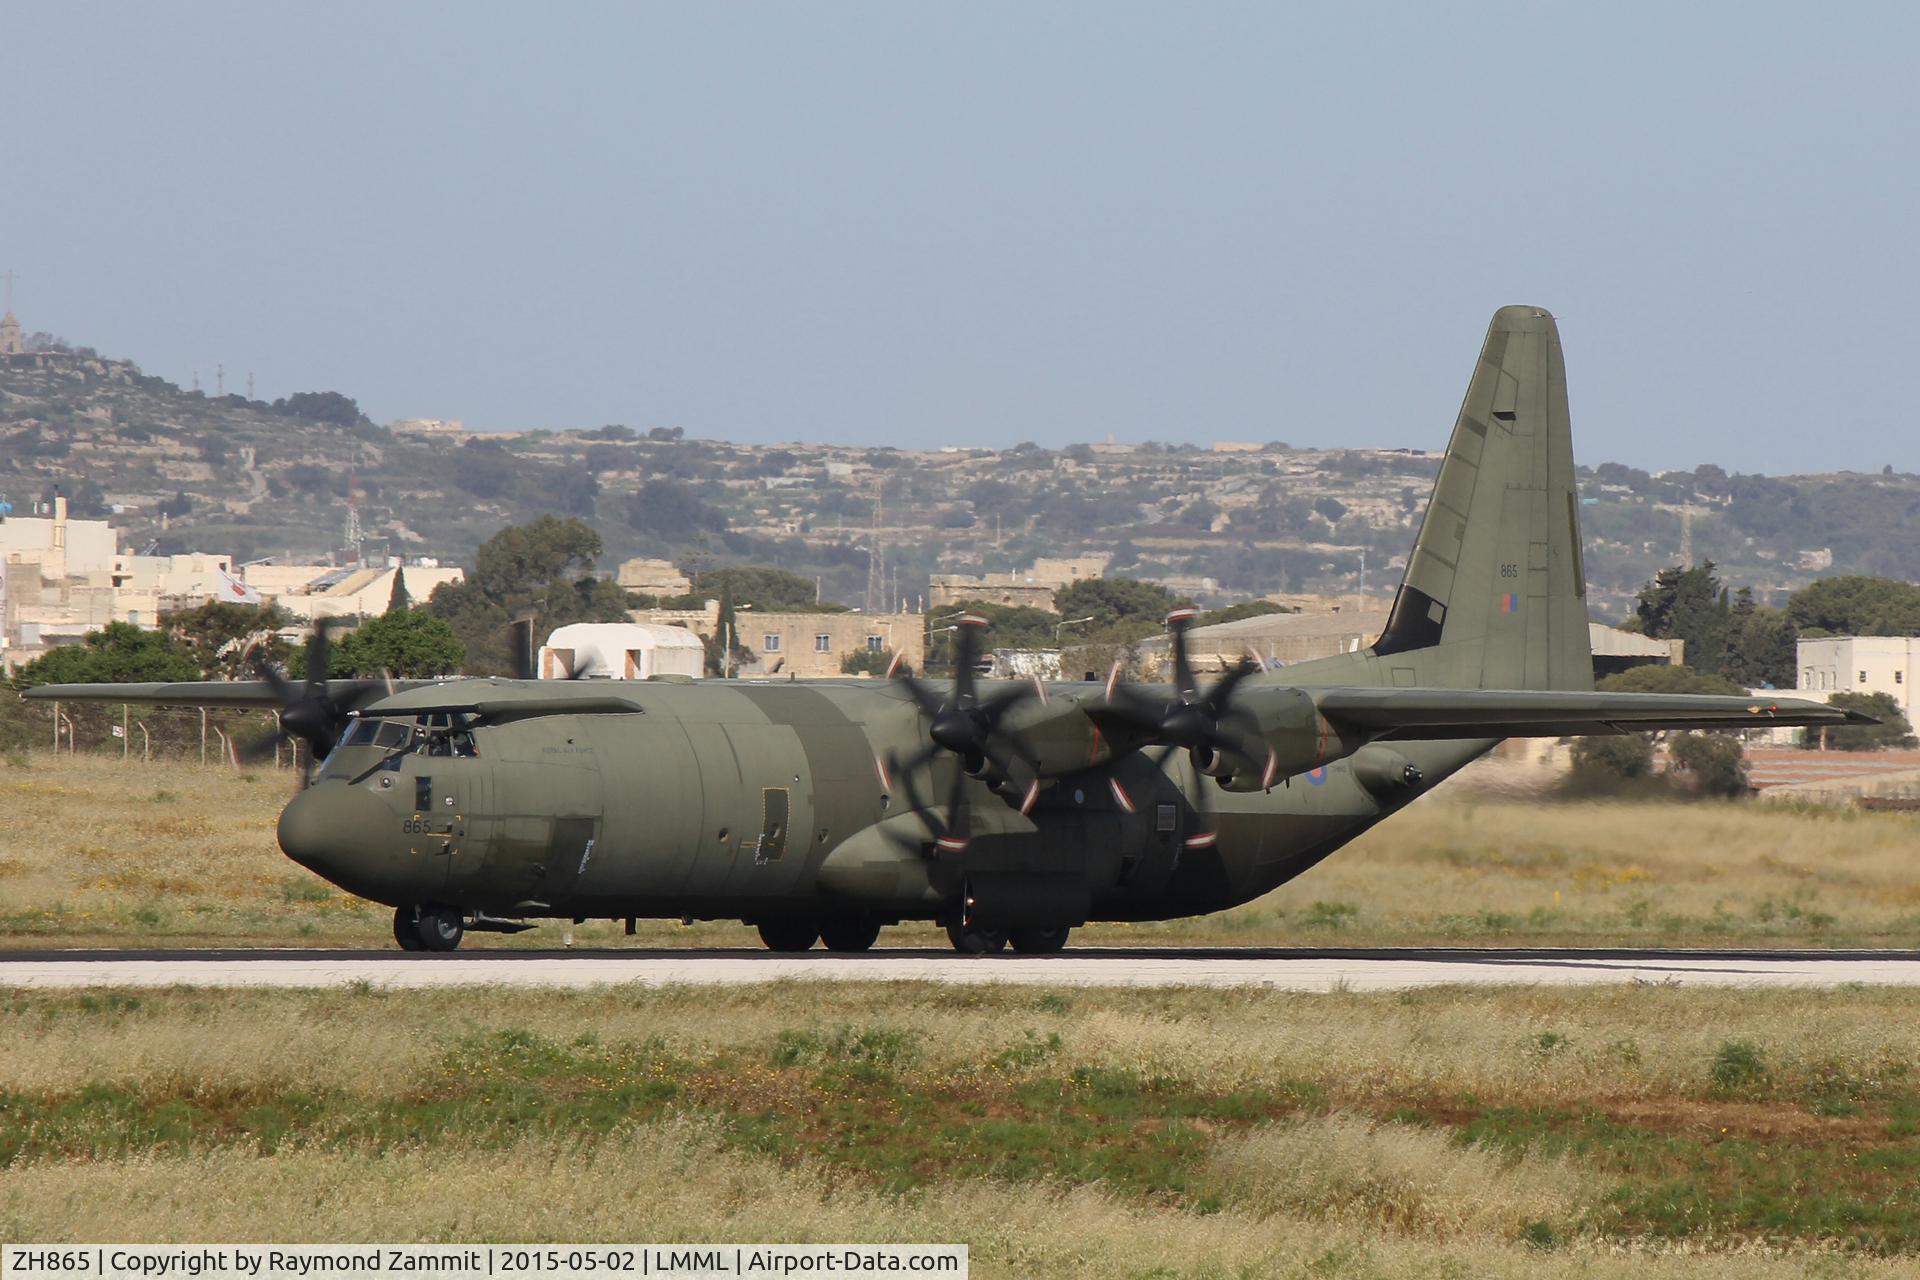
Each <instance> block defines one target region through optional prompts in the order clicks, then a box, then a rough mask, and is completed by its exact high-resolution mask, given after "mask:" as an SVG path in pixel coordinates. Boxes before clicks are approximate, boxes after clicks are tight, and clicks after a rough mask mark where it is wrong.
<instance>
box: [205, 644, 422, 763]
mask: <svg viewBox="0 0 1920 1280" xmlns="http://www.w3.org/2000/svg"><path fill="white" fill-rule="evenodd" d="M332 626H333V621H332V619H329V618H316V619H314V623H313V634H312V636H311V637H309V638H308V640H307V677H306V681H305V683H303V684H300V685H295V684H293V683H291V682H290V681H289V680H288V679H287V678H286V676H285V675H284V674H282V673H281V671H280V670H279V668H277V667H275V666H274V665H273V664H272V663H270V662H268V661H267V660H266V657H265V656H264V655H263V654H261V653H259V652H258V651H255V652H254V653H253V654H252V655H251V656H252V660H253V669H254V670H255V671H256V672H257V673H258V674H259V676H260V678H261V679H262V680H264V681H266V683H267V685H268V686H269V687H270V688H271V689H272V690H273V695H274V697H276V698H278V699H279V700H280V713H279V724H278V725H277V727H275V728H274V730H273V731H272V732H271V733H267V734H263V735H261V736H260V737H257V738H255V739H253V740H252V741H250V742H247V743H245V744H244V745H242V746H241V747H240V748H239V752H240V755H241V756H242V758H244V759H247V760H261V759H265V758H266V757H267V756H268V755H270V754H272V753H273V751H274V750H275V749H276V748H277V747H279V745H280V744H281V743H282V742H294V743H302V742H304V743H305V744H306V745H307V762H308V763H309V764H311V762H312V761H314V760H319V759H324V758H325V757H326V756H327V754H328V753H329V752H331V751H332V750H333V748H334V744H336V743H337V742H339V740H340V734H341V732H342V731H343V730H344V729H345V728H346V726H347V719H348V717H349V716H350V715H352V713H353V712H355V711H357V710H358V709H359V708H361V707H363V706H365V705H366V704H367V703H369V702H372V701H373V700H374V699H375V698H377V697H379V696H381V695H382V694H384V693H390V692H392V690H393V680H392V678H391V677H388V678H386V679H383V680H355V681H341V682H338V683H339V684H340V685H342V686H344V687H342V688H333V687H331V686H329V684H328V683H327V663H328V660H329V658H330V656H331V650H332V644H331V642H330V641H329V640H328V639H327V632H328V631H329V630H330V629H331V628H332ZM301 785H302V786H305V785H306V770H305V769H304V768H303V769H302V770H301Z"/></svg>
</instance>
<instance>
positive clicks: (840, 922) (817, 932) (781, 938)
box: [760, 916, 880, 951]
mask: <svg viewBox="0 0 1920 1280" xmlns="http://www.w3.org/2000/svg"><path fill="white" fill-rule="evenodd" d="M879 937H880V922H879V921H878V920H876V919H874V918H872V917H871V916H829V917H828V918H827V919H825V920H819V921H814V920H762V921H761V922H760V941H762V942H764V943H766V944H767V950H769V951H808V950H811V949H812V947H813V944H814V943H815V942H824V943H826V944H827V950H829V951H870V950H872V948H873V944H874V942H875V941H876V940H877V939H878V938H879Z"/></svg>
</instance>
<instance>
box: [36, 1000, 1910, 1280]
mask: <svg viewBox="0 0 1920 1280" xmlns="http://www.w3.org/2000/svg"><path fill="white" fill-rule="evenodd" d="M802 991H804V995H805V998H804V999H800V998H797V997H798V996H799V995H800V994H801V992H802ZM1916 1014H1920V996H1916V995H1914V994H1909V993H1905V992H1901V991H1897V990H1893V991H1888V990H1862V989H1846V988H1843V989H1840V990H1837V991H1790V990H1789V991H1758V992H1740V991H1728V990H1700V991H1686V990H1676V989H1672V988H1664V987H1644V988H1594V989H1561V990H1521V989H1513V990H1476V991H1472V992H1449V991H1424V992H1417V993H1409V994H1406V995H1400V994H1366V995H1359V994H1351V993H1338V992H1336V993H1332V994H1326V995H1302V994H1294V993H1280V992H1262V991H1229V992H1223V991H1208V990H1166V991H1113V990H1073V991H1046V990H1043V991H1034V990H1030V989H1011V988H982V989H977V990H976V989H963V990H955V989H952V988H933V987H929V986H924V985H916V984H902V985H897V986H894V985H878V984H811V983H810V984H807V985H806V986H805V987H804V988H798V987H796V986H794V985H792V984H775V985H772V986H769V987H765V988H724V989H701V990H688V989H679V990H675V989H605V990H600V991H588V992H568V991H556V992H534V991H514V990H485V989H481V990H463V991H451V992H438V991H407V992H396V991H382V990H378V989H367V990H343V991H331V992H321V993H301V992H280V991H235V990H193V989H179V990H173V991H160V992H150V991H143V992H112V991H109V992H75V993H30V992H15V993H12V994H11V995H10V996H9V997H7V1000H6V1002H5V1003H4V1004H0V1020H4V1025H5V1028H6V1032H7V1034H6V1035H5V1036H0V1152H14V1153H16V1154H15V1155H14V1156H13V1157H12V1161H13V1162H12V1163H11V1165H10V1166H9V1167H7V1168H6V1171H5V1176H4V1177H0V1238H6V1239H11V1240H135V1239H138V1240H160V1241H165V1240H209V1239H226V1240H261V1239H280V1240H285V1239H318V1240H343V1241H354V1240H383V1239H405V1240H429V1241H431V1240H446V1241H459V1240H472V1239H525V1240H544V1239H567V1240H603V1239H604V1240H629V1241H631V1240H715V1239H717V1240H741V1239H749V1240H788V1241H831V1240H849V1239H851V1240H868V1241H911V1240H951V1241H964V1242H966V1243H968V1244H969V1245H970V1246H972V1249H973V1261H974V1266H975V1271H976V1274H978V1275H981V1276H1000V1275H1034V1274H1044V1275H1050V1276H1051V1275H1059V1276H1101V1277H1105V1276H1147V1275H1160V1276H1184V1275H1221V1276H1227V1275H1236V1276H1237V1275H1245V1276H1267V1275H1278V1276H1293V1275H1299V1276H1334V1277H1356V1278H1358V1277H1389V1278H1397V1277H1426V1276H1433V1275H1454V1276H1461V1277H1479V1276H1514V1277H1519V1276H1549V1277H1552V1276H1569V1277H1571V1276H1583V1277H1616V1276H1617V1277H1628V1276H1644V1275H1653V1276H1688V1277H1691V1276H1701V1277H1729V1278H1730V1277H1734V1276H1760V1277H1772V1276H1802V1275H1809V1276H1811V1275H1820V1276H1859V1277H1875V1278H1877V1277H1881V1276H1889V1277H1890V1276H1895V1275H1903V1274H1911V1273H1912V1268H1913V1265H1914V1257H1915V1256H1916V1255H1915V1252H1914V1250H1915V1248H1916V1247H1920V1246H1916V1245H1915V1244H1914V1243H1913V1242H1914V1241H1917V1240H1920V1226H1915V1227H1913V1228H1911V1229H1910V1228H1909V1227H1908V1226H1907V1225H1906V1224H1907V1223H1908V1222H1910V1221H1912V1216H1911V1215H1912V1214H1913V1212H1914V1210H1912V1209H1911V1208H1910V1207H1901V1208H1899V1209H1897V1210H1895V1211H1894V1213H1895V1216H1894V1217H1893V1218H1892V1219H1891V1220H1882V1221H1877V1222H1875V1223H1872V1224H1870V1225H1871V1226H1872V1228H1873V1232H1874V1234H1872V1235H1863V1236H1860V1237H1858V1238H1854V1237H1852V1236H1851V1235H1850V1234H1849V1235H1848V1236H1847V1237H1846V1238H1845V1239H1844V1241H1843V1240H1842V1236H1841V1233H1840V1232H1838V1231H1835V1230H1834V1228H1833V1224H1834V1223H1837V1222H1838V1223H1844V1222H1847V1221H1849V1219H1848V1218H1847V1217H1846V1214H1847V1213H1849V1212H1852V1208H1851V1206H1859V1205H1863V1204H1866V1203H1868V1201H1869V1199H1870V1198H1871V1197H1873V1196H1875V1195H1880V1194H1884V1195H1886V1196H1887V1197H1890V1198H1895V1199H1899V1200H1901V1202H1902V1205H1903V1206H1905V1205H1907V1204H1908V1203H1909V1202H1911V1201H1912V1200H1913V1193H1912V1191H1911V1185H1910V1180H1911V1176H1912V1175H1911V1172H1910V1171H1911V1169H1912V1167H1913V1165H1914V1163H1915V1161H1914V1157H1913V1155H1912V1153H1911V1146H1912V1139H1911V1136H1910V1135H1911V1133H1912V1132H1913V1127H1912V1122H1913V1118H1914V1116H1916V1115H1920V1111H1915V1110H1914V1108H1915V1107H1916V1106H1920V1094H1916V1092H1915V1086H1916V1081H1915V1080H1914V1076H1913V1073H1914V1069H1915V1068H1916V1066H1920V1017H1916ZM1736 1039H1737V1040H1739V1041H1742V1042H1745V1043H1747V1044H1750V1045H1751V1046H1752V1053H1753V1057H1754V1060H1755V1061H1757V1063H1758V1064H1759V1066H1758V1069H1757V1072H1756V1073H1753V1074H1748V1075H1742V1076H1741V1077H1740V1078H1739V1079H1737V1080H1732V1081H1730V1080H1729V1079H1728V1078H1727V1077H1726V1076H1725V1075H1724V1074H1723V1073H1722V1072H1721V1071H1720V1070H1719V1069H1718V1068H1719V1067H1720V1066H1721V1065H1723V1063H1724V1061H1725V1059H1726V1050H1727V1045H1728V1043H1729V1042H1730V1041H1733V1040H1736ZM1902 1108H1906V1109H1905V1110H1902ZM1415 1113H1418V1114H1417V1115H1416V1114H1415ZM1583 1135H1584V1136H1583ZM1903 1135H1904V1136H1903ZM1575 1142H1585V1143H1587V1144H1588V1145H1585V1146H1579V1147H1576V1146H1574V1145H1570V1144H1572V1143H1575ZM6 1158H7V1157H6V1156H5V1155H0V1160H4V1159H6ZM1756 1161H1757V1162H1758V1163H1755V1162H1756ZM1791 1161H1800V1162H1801V1163H1800V1164H1797V1165H1791V1166H1790V1167H1789V1163H1788V1162H1791ZM1876 1161H1877V1162H1879V1163H1878V1164H1874V1165H1873V1168H1869V1167H1868V1166H1869V1165H1870V1164H1873V1162H1876ZM1743 1162H1745V1163H1743ZM1770 1162H1772V1163H1770ZM1775 1164H1778V1165H1779V1166H1780V1167H1779V1168H1778V1169H1777V1172H1776V1170H1775V1167H1774V1166H1775ZM1767 1177H1773V1178H1774V1182H1773V1183H1771V1184H1766V1185H1763V1183H1762V1179H1764V1178H1767ZM1676 1179H1678V1180H1681V1181H1697V1182H1701V1183H1711V1184H1713V1185H1714V1186H1716V1187H1719V1189H1718V1190H1715V1191H1712V1192H1711V1193H1710V1194H1709V1195H1708V1197H1707V1199H1706V1200H1705V1201H1704V1203H1705V1204H1706V1205H1707V1206H1708V1208H1709V1209H1712V1207H1713V1206H1715V1205H1721V1204H1727V1203H1732V1202H1734V1201H1743V1202H1746V1203H1747V1204H1748V1206H1749V1208H1748V1209H1745V1210H1742V1212H1746V1213H1747V1216H1746V1217H1739V1216H1737V1215H1736V1216H1734V1217H1732V1218H1728V1219H1726V1220H1725V1221H1718V1222H1716V1221H1700V1220H1697V1219H1696V1218H1693V1217H1689V1216H1688V1214H1689V1213H1690V1212H1692V1211H1693V1210H1692V1208H1691V1207H1690V1206H1692V1205H1693V1201H1692V1200H1690V1199H1689V1198H1688V1197H1689V1196H1690V1195H1692V1194H1693V1191H1692V1189H1689V1188H1686V1187H1683V1186H1679V1184H1678V1183H1676ZM1729 1180H1731V1181H1729ZM1823 1181H1831V1182H1832V1184H1833V1185H1832V1186H1824V1187H1823V1186H1821V1183H1822V1182H1823ZM1903 1187H1905V1188H1906V1189H1905V1190H1902V1189H1901V1188H1903ZM1883 1188H1884V1192H1883V1190H1882V1189H1883ZM1816 1189H1818V1190H1819V1192H1821V1193H1832V1194H1839V1195H1841V1196H1843V1197H1845V1203H1844V1204H1841V1205H1840V1206H1839V1208H1838V1209H1837V1210H1821V1213H1822V1214H1824V1216H1815V1215H1814V1213H1813V1211H1812V1210H1809V1211H1808V1216H1807V1217H1806V1219H1805V1220H1804V1221H1803V1220H1798V1219H1791V1218H1789V1219H1784V1220H1781V1221H1778V1222H1776V1223H1774V1224H1773V1225H1767V1219H1766V1218H1765V1216H1764V1215H1763V1214H1757V1213H1755V1212H1752V1211H1751V1208H1750V1206H1751V1204H1752V1203H1754V1202H1757V1201H1759V1200H1761V1199H1763V1198H1764V1199H1766V1200H1767V1202H1768V1204H1775V1205H1784V1206H1787V1208H1786V1209H1783V1210H1782V1212H1788V1211H1790V1210H1791V1208H1792V1206H1793V1205H1794V1203H1795V1202H1796V1201H1797V1200H1799V1199H1807V1200H1809V1201H1811V1200H1814V1199H1817V1198H1818V1195H1816V1193H1815V1192H1816ZM1762 1242H1766V1243H1765V1246H1764V1247H1763V1243H1762ZM1843 1246H1844V1247H1843Z"/></svg>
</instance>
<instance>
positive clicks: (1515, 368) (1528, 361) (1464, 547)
mask: <svg viewBox="0 0 1920 1280" xmlns="http://www.w3.org/2000/svg"><path fill="white" fill-rule="evenodd" d="M1586 595H1587V584H1586V571H1585V566H1584V564H1583V562H1582V559H1581V547H1580V497H1579V493H1578V492H1577V490H1576V489H1575V488H1574V483H1573V434H1572V428H1571V426H1570V424H1569V420H1568V416H1567V373H1566V365H1565V363H1564V362H1563V360H1562V358H1561V354H1560V332H1559V330H1558V329H1557V328H1556V327H1555V325H1554V322H1553V317H1552V316H1551V315H1549V314H1548V313H1547V312H1545V311H1543V310H1541V309H1540V308H1538V307H1502V308H1501V309H1500V310H1499V311H1497V312H1495V313H1494V317H1493V323H1492V324H1491V325H1490V326H1489V327H1488V329H1487V341H1486V345H1485V346H1484V347H1482V348H1481V351H1480V361H1479V363H1478V364H1477V365H1476V366H1475V367H1474V371H1473V380H1472V381H1471V382H1469V383H1468V385H1467V397H1466V400H1465V402H1463V403H1462V404H1461V406H1460V417H1459V418H1458V420H1456V421H1455V423H1454V427H1453V439H1452V440H1451V441H1449V442H1448V444H1447V456H1446V459H1445V460H1444V461H1443V462H1442V463H1441V464H1440V474H1439V476H1438V478H1437V479H1436V480H1435V481H1434V486H1433V495H1432V497H1431V498H1430V499H1429V500H1428V502H1427V513H1426V517H1425V519H1424V520H1423V521H1422V523H1421V525H1420V535H1419V537H1418V538H1417V539H1416V540H1415V542H1414V546H1413V554H1412V556H1411V557H1409V559H1408V561H1407V575H1406V578H1405V580H1404V581H1402V582H1401V584H1400V592H1399V594H1398V595H1397V596H1396V597H1395V598H1394V602H1393V612H1392V614H1391V615H1390V616H1389V618H1388V620H1387V626H1386V630H1384V631H1383V632H1381V634H1380V639H1379V640H1378V641H1377V642H1375V644H1374V647H1373V652H1374V654H1375V655H1377V656H1379V657H1381V658H1391V659H1393V665H1394V666H1396V667H1398V666H1401V665H1402V664H1413V665H1414V666H1415V667H1416V668H1417V670H1418V680H1419V683H1421V684H1426V685H1442V686H1452V687H1460V688H1474V687H1480V688H1506V689H1591V688H1592V687H1593V655H1592V651H1591V648H1590V646H1589V644H1588V639H1587V603H1586Z"/></svg>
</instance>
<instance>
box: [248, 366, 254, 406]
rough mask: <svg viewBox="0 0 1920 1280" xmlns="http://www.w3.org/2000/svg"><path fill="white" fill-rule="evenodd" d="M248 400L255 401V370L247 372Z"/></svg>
mask: <svg viewBox="0 0 1920 1280" xmlns="http://www.w3.org/2000/svg"><path fill="white" fill-rule="evenodd" d="M247 399H249V400H251V399H253V370H251V369H249V370H247Z"/></svg>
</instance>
